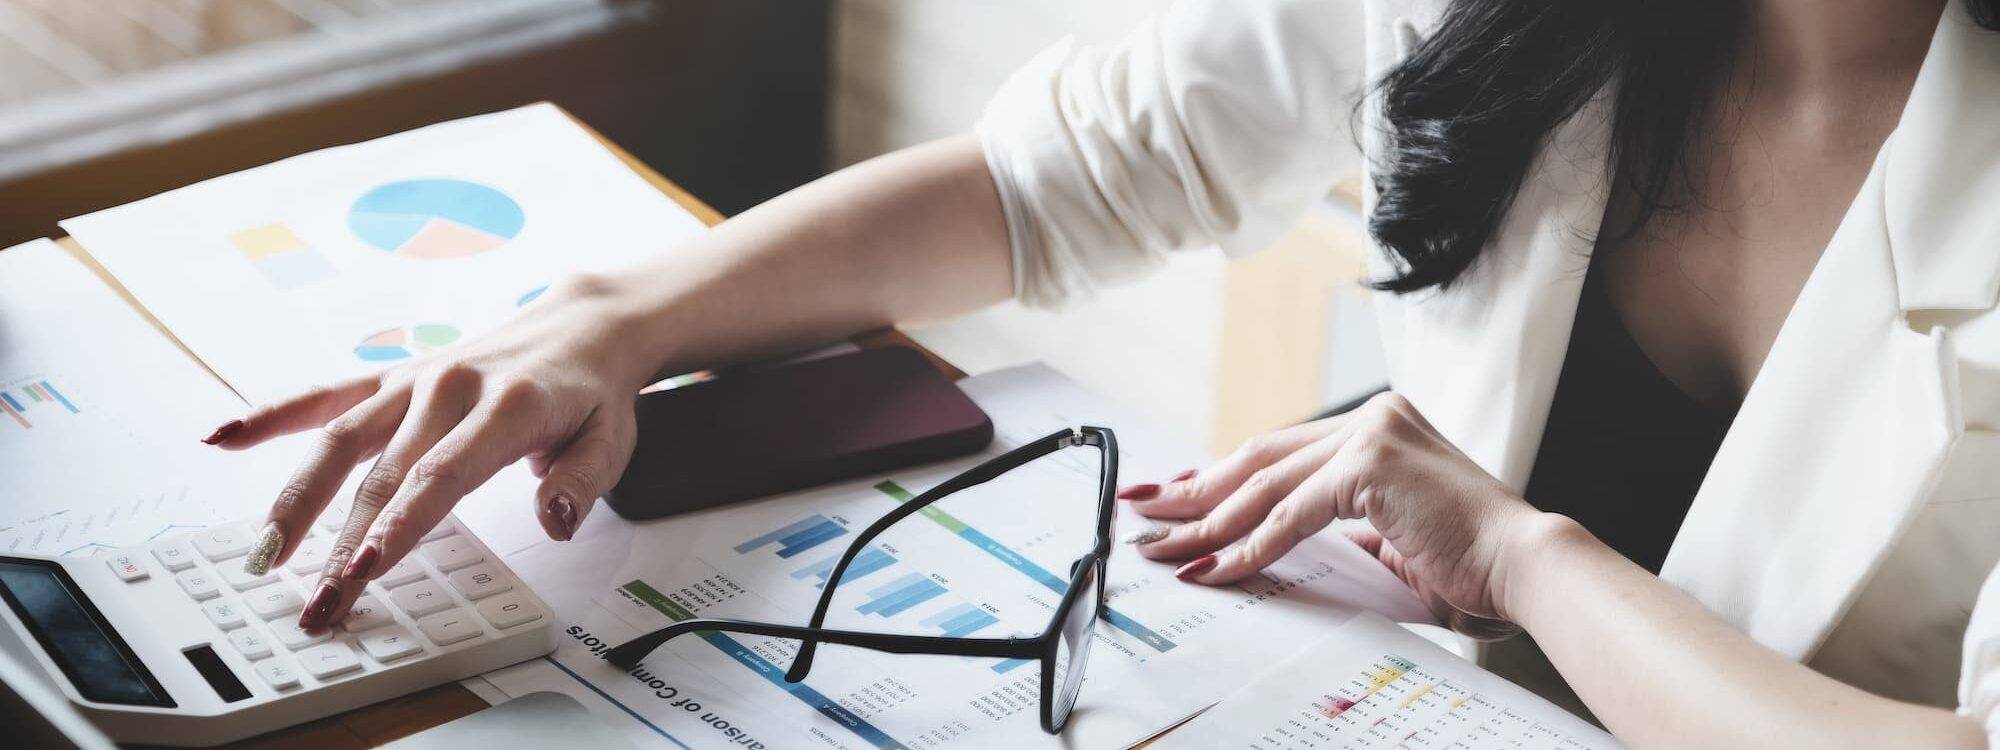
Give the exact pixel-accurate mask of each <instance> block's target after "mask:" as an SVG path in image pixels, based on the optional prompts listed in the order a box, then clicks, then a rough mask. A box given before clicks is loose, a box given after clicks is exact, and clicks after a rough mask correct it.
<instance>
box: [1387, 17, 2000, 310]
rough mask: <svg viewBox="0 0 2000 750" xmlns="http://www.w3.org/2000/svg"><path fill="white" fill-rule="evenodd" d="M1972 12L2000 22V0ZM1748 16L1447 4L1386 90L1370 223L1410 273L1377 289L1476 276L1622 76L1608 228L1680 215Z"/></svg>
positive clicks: (1631, 227)
mask: <svg viewBox="0 0 2000 750" xmlns="http://www.w3.org/2000/svg"><path fill="white" fill-rule="evenodd" d="M1968 6H1969V7H1970V8H1971V10H1972V15H1973V18H1974V20H1976V21H1977V22H1978V23H1979V24H1980V25H1981V26H1984V27H1986V28H1989V29H1994V28H2000V0H1971V2H1969V3H1968ZM1946 12H1947V13H1949V12H1952V11H1951V10H1949V9H1948V10H1947V11H1946ZM1743 15H1744V10H1743V0H1686V1H1683V2H1659V1H1657V0H1650V1H1649V0H1451V2H1450V3H1449V5H1448V7H1447V9H1446V10H1445V12H1444V14H1443V16H1442V19H1443V20H1442V22H1441V24H1440V25H1439V26H1438V28H1437V30H1436V31H1435V32H1434V33H1433V34H1432V35H1431V36H1430V37H1429V38H1427V39H1425V40H1424V41H1423V42H1421V43H1420V44H1419V45H1418V46H1417V47H1416V48H1415V49H1414V50H1412V51H1411V53H1410V55H1409V56H1408V57H1407V58H1405V59H1404V60H1403V61H1402V62H1401V63H1400V64H1398V65H1397V66H1396V67H1394V68H1392V69H1391V70H1389V72H1388V73H1387V74H1385V75H1384V76H1383V78H1382V80H1381V81H1379V82H1378V83H1377V93H1378V94H1379V95H1380V97H1381V100H1380V101H1381V107H1382V115H1383V124H1384V130H1385V131H1386V132H1385V136H1386V137H1385V139H1384V144H1385V148H1384V149H1383V151H1382V153H1381V154H1379V155H1378V156H1377V159H1376V162H1375V164H1374V169H1373V171H1372V177H1373V179H1374V184H1375V190H1376V205H1375V210H1374V212H1373V213H1372V214H1371V215H1370V216H1369V219H1368V229H1369V232H1370V233H1371V234H1373V235H1374V237H1375V239H1376V241H1377V242H1379V243H1381V244H1382V246H1383V247H1385V248H1387V249H1388V250H1389V251H1390V252H1391V253H1392V254H1394V256H1395V257H1396V259H1397V260H1399V261H1400V265H1401V266H1402V267H1401V268H1400V269H1399V273H1398V274H1397V275H1396V276H1394V277H1392V278H1388V279H1382V280H1378V281H1376V282H1375V286H1376V287H1377V288H1379V289H1385V290H1389V291H1393V292H1399V293H1401V292H1412V291H1417V290H1421V289H1427V288H1430V287H1446V286H1449V285H1450V284H1451V283H1452V282H1453V281H1454V280H1456V279H1457V278H1458V277H1459V275H1460V274H1462V273H1464V272H1465V270H1466V269H1467V268H1469V267H1471V265H1472V264H1473V262H1474V261H1475V260H1477V259H1478V257H1479V254H1480V252H1481V251H1482V250H1484V248H1485V247H1486V244H1487V242H1488V241H1489V240H1490V239H1491V238H1492V236H1493V233H1494V231H1495V230H1496V229H1497V228H1498V226H1499V225H1500V221H1501V220H1502V218H1504V217H1505V216H1506V213H1507V209H1508V207H1509V205H1510V204H1511V203H1512V202H1513V199H1514V194H1515V192H1516V191H1517V190H1518V189H1519V188H1520V185H1521V180H1522V179H1523V177H1524V176H1525V174H1526V172H1527V170H1528V167H1529V165H1530V163H1531V162H1532V161H1533V160H1534V158H1535V154H1536V152H1537V151H1538V150H1539V147H1540V146H1541V145H1542V143H1543V141H1544V140H1545V139H1546V137H1547V136H1548V134H1549V133H1550V131H1553V130H1554V129H1555V128H1556V127H1557V126H1559V125H1561V124H1562V123H1563V122H1564V121H1565V120H1568V119H1569V118H1570V116H1572V115H1574V114H1575V113H1576V112H1577V110H1578V109H1580V108H1581V107H1583V105H1584V104H1585V103H1587V102H1588V101H1589V100H1590V98H1591V97H1592V96H1595V95H1597V93H1598V91H1599V90H1601V89H1602V88H1603V87H1604V84H1605V83H1606V82H1608V81H1609V80H1611V78H1612V76H1614V75H1616V76H1618V77H1619V78H1620V84H1619V86H1618V89H1617V98H1616V100H1615V102H1614V103H1613V104H1614V107H1615V113H1616V114H1615V115H1614V120H1613V123H1612V128H1613V148H1614V151H1615V153H1614V154H1613V158H1614V159H1616V160H1617V165H1618V168H1619V170H1620V176H1621V178H1623V179H1625V180H1626V181H1627V184H1628V185H1629V186H1630V188H1631V191H1632V193H1633V194H1634V196H1635V197H1636V204H1637V205H1636V209H1635V210H1634V211H1633V212H1631V215H1629V216H1627V217H1624V218H1623V220H1622V221H1621V222H1620V225H1619V226H1618V227H1616V228H1615V229H1614V228H1607V230H1608V231H1616V232H1618V233H1621V234H1629V233H1631V232H1635V231H1637V230H1638V229H1639V228H1641V227H1642V226H1644V225H1645V223H1646V222H1647V221H1648V220H1649V219H1650V218H1651V217H1653V216H1654V215H1656V214H1658V213H1659V212H1661V211H1666V210H1675V209H1677V208H1680V207H1681V206H1682V204H1683V202H1685V201H1687V200H1690V199H1692V198H1693V197H1694V195H1693V190H1692V185H1691V184H1690V174H1691V170H1690V169H1689V166H1690V165H1689V164H1688V163H1687V162H1688V154H1687V151H1688V148H1687V147H1688V138H1689V133H1690V132H1691V130H1692V129H1693V128H1695V127H1696V126H1697V125H1698V123H1699V122H1700V119H1701V117H1702V115H1703V114H1704V108H1705V107H1706V106H1707V104H1708V102H1709V101H1710V98H1711V95H1712V94H1713V92H1714V90H1715V88H1716V87H1717V86H1718V85H1719V84H1720V83H1721V80H1722V77H1723V76H1724V75H1727V74H1728V71H1729V69H1730V66H1731V65H1732V63H1733V60H1734V55H1735V53H1736V51H1737V49H1738V47H1739V46H1740V45H1739V42H1740V37H1741V33H1740V29H1741V27H1742V26H1743V23H1742V18H1743Z"/></svg>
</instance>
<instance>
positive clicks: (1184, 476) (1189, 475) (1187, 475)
mask: <svg viewBox="0 0 2000 750" xmlns="http://www.w3.org/2000/svg"><path fill="white" fill-rule="evenodd" d="M1198 473H1200V470H1199V469H1188V470H1187V471H1183V472H1181V473H1179V474H1175V475H1174V478H1173V479H1170V480H1168V481H1171V482H1185V481H1187V480H1190V479H1193V478H1194V475H1195V474H1198Z"/></svg>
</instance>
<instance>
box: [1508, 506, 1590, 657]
mask: <svg viewBox="0 0 2000 750" xmlns="http://www.w3.org/2000/svg"><path fill="white" fill-rule="evenodd" d="M1603 546H1604V545H1603V543H1602V542H1599V541H1598V540H1597V538H1596V537H1594V536H1592V535H1591V534H1590V532H1589V531H1587V530H1585V529H1584V528H1583V525H1582V524H1579V523H1577V522H1576V521H1575V520H1574V519H1571V518H1570V517H1568V516H1565V515H1562V514H1560V513H1545V512H1542V511H1530V512H1528V513H1526V514H1524V515H1523V516H1521V517H1519V518H1516V519H1515V520H1514V521H1513V522H1512V523H1509V524H1508V525H1507V528H1506V531H1505V536H1504V537H1503V539H1502V542H1501V546H1500V554H1499V555H1498V556H1497V557H1496V559H1495V561H1494V567H1493V571H1492V573H1491V574H1490V575H1489V576H1488V578H1487V581H1488V585H1489V586H1490V587H1491V588H1492V592H1491V593H1492V601H1493V603H1494V606H1496V607H1497V608H1499V610H1500V616H1501V618H1502V619H1505V620H1508V621H1510V622H1513V623H1515V624H1518V625H1520V626H1521V627H1523V628H1526V629H1528V630H1529V631H1530V632H1533V630H1534V625H1533V620H1534V619H1535V618H1534V616H1535V609H1536V601H1537V599H1538V598H1539V597H1540V594H1541V592H1543V591H1545V590H1547V588H1548V587H1549V583H1548V580H1547V578H1548V574H1550V573H1552V572H1555V571H1556V570H1557V569H1558V567H1559V566H1561V565H1563V564H1564V561H1565V560H1576V559H1577V558H1578V556H1580V555H1587V554H1589V552H1590V550H1592V549H1594V548H1595V549H1601V548H1603Z"/></svg>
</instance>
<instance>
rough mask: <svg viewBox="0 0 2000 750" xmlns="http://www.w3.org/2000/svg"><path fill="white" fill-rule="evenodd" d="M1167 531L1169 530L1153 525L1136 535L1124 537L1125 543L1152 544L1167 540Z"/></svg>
mask: <svg viewBox="0 0 2000 750" xmlns="http://www.w3.org/2000/svg"><path fill="white" fill-rule="evenodd" d="M1168 531H1170V529H1168V528H1167V527H1165V526H1162V525H1160V524H1157V523H1156V524H1153V525H1152V526H1148V527H1146V528H1144V529H1141V530H1140V531H1139V533H1137V534H1133V535H1131V536H1128V537H1125V543H1126V544H1152V543H1154V542H1157V541H1160V540H1161V539H1165V538H1167V532H1168Z"/></svg>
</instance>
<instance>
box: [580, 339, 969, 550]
mask: <svg viewBox="0 0 2000 750" xmlns="http://www.w3.org/2000/svg"><path fill="white" fill-rule="evenodd" d="M637 410H638V420H639V438H638V444H637V446H636V447H635V448H634V449H633V452H632V462H631V463H630V464H629V465H627V466H626V468H625V475H624V476H623V477H622V478H620V479H619V481H618V486H616V487H613V488H612V490H611V492H610V493H608V494H606V495H605V496H604V498H605V501H606V502H608V503H609V504H610V505H611V509H612V510H613V511H616V512H617V513H618V515H620V516H624V517H625V518H629V519H632V520H644V519H648V518H659V517H661V516H667V515H672V514H675V513H685V512H687V511H691V510H699V509H702V508H711V507H715V506H717V505H724V504H727V503H733V502H738V501H741V500H749V499H752V498H758V497H764V496H766V495H773V494H777V493H780V492H785V491H789V490H796V489H802V488H805V487H811V486H814V485H819V484H825V483H828V482H834V481H839V480H842V479H852V478H854V477H860V476H867V475H870V474H879V473H881V472H885V471H890V470H893V469H898V468H902V467H905V466H913V465H916V464H922V463H929V462H932V461H939V460H943V459H947V458H953V457H956V456H962V455H966V454H969V453H973V452H976V451H979V450H981V449H984V448H985V447H986V446H987V445H988V444H989V443H991V442H993V420H992V419H990V418H988V417H987V416H986V412H985V411H984V410H981V409H980V408H979V405H978V404H975V403H973V402H972V399H971V398H968V397H967V396H966V395H965V392H964V391H961V390H959V389H958V386H957V385H954V384H953V383H952V382H951V380H950V378H947V377H945V375H944V373H943V372H940V371H939V370H938V369H937V368H935V367H932V366H931V364H930V362H928V361H926V360H925V359H924V356H923V355H922V354H921V353H918V352H917V351H916V350H914V349H910V348H908V347H897V346H891V347H882V348H876V349H863V350H861V351H857V352H850V353H846V354H838V355H834V356H830V357H823V358H820V359H811V360H806V361H802V362H794V363H790V364H784V365H778V366H774V367H768V368H761V369H750V370H743V371H735V372H729V373H725V374H723V375H722V376H720V377H717V378H715V379H713V380H709V381H707V382H702V383H695V384H693V385H687V386H682V387H679V388H674V389H670V390H665V391H659V392H656V393H648V394H644V395H641V396H640V397H639V400H638V404H637Z"/></svg>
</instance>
